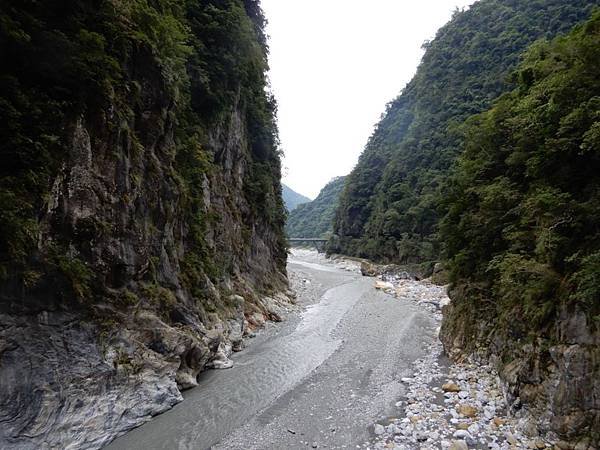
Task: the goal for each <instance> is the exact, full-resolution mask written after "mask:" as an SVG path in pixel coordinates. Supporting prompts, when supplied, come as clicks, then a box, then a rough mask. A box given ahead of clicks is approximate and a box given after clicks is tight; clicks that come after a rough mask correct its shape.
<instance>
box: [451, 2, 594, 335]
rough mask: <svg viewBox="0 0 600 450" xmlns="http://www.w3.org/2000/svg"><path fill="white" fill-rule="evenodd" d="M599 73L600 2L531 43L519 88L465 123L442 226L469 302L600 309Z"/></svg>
mask: <svg viewBox="0 0 600 450" xmlns="http://www.w3.org/2000/svg"><path fill="white" fill-rule="evenodd" d="M599 73H600V12H599V13H596V14H595V15H594V17H593V19H592V20H591V21H589V22H587V23H586V24H584V25H581V26H578V27H577V28H575V30H574V31H573V32H572V33H571V34H570V35H568V36H566V37H560V38H557V39H555V40H554V41H552V42H550V43H549V42H547V41H542V42H538V43H536V44H535V45H533V46H532V47H531V48H530V49H529V50H528V52H527V54H526V57H525V60H524V61H523V63H522V64H521V65H520V66H519V68H518V70H517V71H516V73H515V75H514V76H513V78H514V80H515V81H516V83H517V86H516V88H515V89H514V90H513V91H512V92H511V93H509V94H506V95H504V96H502V97H501V98H500V99H499V100H498V101H497V102H496V103H495V104H494V107H493V108H492V109H491V110H489V111H487V112H485V113H483V114H481V115H478V116H475V117H473V118H472V119H470V120H469V121H468V122H467V124H466V125H465V127H464V133H465V151H464V153H463V154H462V156H461V157H460V158H459V160H458V164H457V167H456V169H455V170H454V171H453V174H452V176H451V178H450V181H449V183H448V189H447V195H448V196H447V200H446V206H447V208H448V213H447V215H446V217H445V218H444V220H443V225H442V227H441V234H442V238H443V240H444V241H445V242H446V243H447V251H448V257H449V258H450V264H451V269H452V277H453V279H454V282H455V283H457V284H463V285H465V284H466V285H467V286H468V289H469V292H470V295H468V296H465V298H464V299H463V301H468V303H469V305H470V306H469V307H470V308H477V309H478V310H485V309H486V307H485V306H484V305H487V307H488V308H491V311H489V310H488V312H490V313H492V316H497V317H500V318H502V317H503V314H502V312H503V311H504V312H507V311H510V312H511V314H514V313H515V312H516V313H517V316H519V317H525V318H526V321H525V322H523V323H526V324H527V327H532V326H533V327H534V328H538V327H539V326H540V325H542V324H544V323H548V319H549V318H550V317H556V313H557V310H558V309H559V307H560V306H561V304H562V305H565V304H577V305H578V306H579V307H580V308H581V309H583V310H585V311H586V312H587V313H589V314H590V315H591V316H594V315H596V319H598V320H600V316H598V314H600V176H599V173H600V79H599V78H598V74H599ZM482 300H486V301H487V302H485V303H483V302H482ZM489 300H493V301H492V302H489ZM511 317H513V318H514V317H515V316H514V315H512V316H511ZM599 325H600V324H599ZM515 326H516V324H513V328H514V327H515Z"/></svg>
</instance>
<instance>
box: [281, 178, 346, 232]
mask: <svg viewBox="0 0 600 450" xmlns="http://www.w3.org/2000/svg"><path fill="white" fill-rule="evenodd" d="M345 180H346V177H345V176H344V177H336V178H333V179H332V180H331V181H330V182H329V183H327V184H326V185H325V187H324V188H323V189H321V192H319V195H318V196H317V198H315V199H314V200H313V201H312V202H310V203H304V204H302V205H299V206H298V207H297V208H296V209H294V211H292V212H291V213H290V215H289V217H288V220H287V222H286V233H287V235H288V236H289V237H309V238H319V237H328V236H330V235H331V233H332V231H333V217H334V215H335V210H336V208H337V205H338V200H339V198H340V194H341V192H342V189H343V188H344V183H345Z"/></svg>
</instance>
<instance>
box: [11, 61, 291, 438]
mask: <svg viewBox="0 0 600 450" xmlns="http://www.w3.org/2000/svg"><path fill="white" fill-rule="evenodd" d="M138 58H139V61H137V62H136V64H137V69H138V70H137V71H136V75H135V77H137V78H136V81H137V82H138V83H139V85H140V86H142V87H143V89H142V98H140V99H139V100H138V101H137V102H136V103H133V102H132V104H133V105H137V106H136V107H135V110H134V112H133V114H131V115H130V116H133V117H130V118H129V119H127V120H123V121H122V123H121V125H120V127H114V126H113V125H114V120H113V119H114V116H115V114H117V113H118V112H119V111H117V110H118V108H119V106H117V105H110V107H109V108H108V109H107V110H105V111H103V112H102V113H101V114H93V115H92V114H90V115H89V116H88V115H82V116H80V117H77V118H75V119H73V121H72V123H70V124H67V128H66V129H67V134H68V136H69V142H70V144H69V149H68V150H69V154H68V155H67V157H66V158H65V160H64V164H63V166H62V169H61V170H60V172H59V173H58V174H57V176H56V178H55V179H54V180H53V183H52V190H51V195H50V196H49V198H48V200H47V203H46V204H45V206H44V209H43V211H41V212H40V223H39V229H40V234H39V236H38V242H39V248H38V249H37V251H38V255H36V256H35V258H36V261H34V262H33V263H32V267H33V269H32V277H31V278H32V280H33V281H32V282H31V285H30V286H28V287H27V289H23V286H22V285H19V284H18V283H17V282H16V281H15V280H12V279H10V278H9V279H8V280H7V281H3V282H2V283H0V448H2V449H46V448H86V449H93V448H99V447H102V446H103V445H105V444H107V443H108V442H110V441H111V440H112V439H114V438H115V437H116V436H118V435H121V434H123V433H124V432H126V431H127V430H129V429H131V428H133V427H136V426H138V425H140V424H142V423H143V422H145V421H147V420H149V419H150V418H151V417H152V416H154V415H156V414H159V413H161V412H163V411H165V410H167V409H169V408H171V407H172V406H173V405H174V404H176V403H177V402H180V401H181V400H182V396H181V392H180V391H181V390H183V389H187V388H190V387H193V386H195V385H197V376H198V374H199V373H200V372H201V371H202V370H205V369H206V368H209V367H214V368H225V367H227V366H228V365H229V364H230V361H229V360H228V356H229V355H230V353H231V352H232V351H235V350H240V349H241V347H242V346H243V341H242V337H243V336H244V335H245V334H247V333H250V332H252V329H253V328H255V327H257V326H260V325H261V324H262V323H264V321H265V320H278V319H279V317H280V311H281V308H282V307H283V306H284V305H285V304H286V303H287V302H289V301H290V300H289V299H288V298H287V297H286V296H284V295H280V294H276V292H279V291H284V290H285V289H286V287H287V280H286V275H285V249H283V248H282V244H281V242H279V241H278V237H277V235H276V230H275V229H274V227H273V225H272V224H269V223H268V222H267V221H266V219H264V218H260V217H253V216H251V214H250V206H249V204H248V202H247V200H246V198H245V195H244V183H245V179H246V177H247V176H248V174H249V171H250V170H251V169H250V167H251V156H250V149H249V144H248V142H247V136H246V131H245V130H246V128H247V125H246V122H245V115H244V111H243V109H242V106H240V105H234V108H232V110H231V114H230V115H229V116H228V117H224V118H223V120H222V121H221V122H220V123H219V124H217V125H215V127H214V128H213V129H211V131H210V136H209V138H208V142H209V145H210V148H209V149H207V150H208V151H210V153H211V154H212V155H213V156H214V170H212V171H207V172H206V174H204V175H203V183H202V186H201V189H202V198H203V201H202V210H201V211H198V212H197V213H198V214H201V215H204V216H206V217H210V218H211V220H210V221H209V220H207V221H206V222H207V223H206V227H205V228H206V229H205V231H204V235H203V238H204V242H205V245H206V248H205V249H204V251H205V252H206V254H207V255H208V256H207V257H206V261H201V262H196V263H195V266H194V267H193V270H190V269H189V267H190V264H191V263H190V261H189V260H188V259H186V258H188V256H189V248H190V239H191V233H192V231H191V230H190V225H189V223H188V221H187V220H186V211H187V210H186V208H189V207H190V206H189V204H187V203H186V199H185V187H184V186H183V184H182V181H181V179H180V176H179V175H178V173H177V171H176V161H175V153H176V152H175V142H174V137H173V136H174V133H175V127H176V123H175V122H174V119H173V103H174V102H173V99H172V98H171V97H170V95H168V94H167V92H169V90H168V89H167V87H166V81H165V79H164V78H163V77H162V75H161V73H160V68H159V67H157V66H156V65H153V64H151V63H150V62H149V61H153V60H152V58H151V57H150V56H149V55H139V56H138ZM120 113H123V114H122V115H123V116H126V114H125V113H124V112H123V111H120ZM127 117H129V116H127ZM134 136H135V138H134ZM274 183H279V181H278V180H274ZM58 246H60V247H61V248H64V249H66V256H64V255H61V256H60V259H57V258H58V257H57V258H55V259H52V258H54V257H53V256H52V255H53V253H52V252H53V249H54V248H56V247H58ZM282 254H283V255H284V256H282ZM50 260H52V261H53V262H52V264H53V265H52V264H49V263H48V261H50ZM211 264H212V265H213V266H215V267H218V268H219V270H220V271H219V273H218V275H214V274H211V272H210V271H209V270H208V269H209V268H210V267H209V265H211ZM55 266H59V267H60V270H58V269H55V268H53V267H55ZM186 269H187V271H186ZM66 273H68V275H65V274H66ZM190 277H194V279H193V280H192V281H190ZM266 292H268V293H269V297H268V298H266V297H265V293H266ZM71 294H74V295H71Z"/></svg>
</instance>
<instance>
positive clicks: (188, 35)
mask: <svg viewBox="0 0 600 450" xmlns="http://www.w3.org/2000/svg"><path fill="white" fill-rule="evenodd" d="M264 24H265V19H264V17H263V16H262V13H261V10H260V7H259V4H258V0H132V1H126V2H123V1H117V0H109V1H97V0H45V1H43V2H40V1H34V0H6V1H3V2H2V4H1V6H0V54H1V55H2V61H3V62H2V66H1V67H0V204H1V205H2V208H0V278H2V277H6V276H7V273H8V271H12V272H19V271H24V270H25V269H26V268H27V266H28V264H30V262H31V258H32V257H34V258H37V259H39V256H40V255H39V254H38V252H39V250H40V248H39V244H40V242H39V236H40V230H39V225H40V221H41V218H42V217H43V215H44V211H45V209H46V207H47V204H48V201H49V198H48V197H49V192H50V190H51V187H52V183H53V180H54V179H55V178H56V176H57V174H58V172H59V170H60V168H61V167H62V165H63V164H64V163H65V161H67V160H68V157H69V155H68V151H69V142H67V141H68V136H69V132H70V131H71V129H72V128H73V124H74V123H76V122H77V120H79V119H80V118H82V119H83V120H84V121H86V122H87V123H86V125H88V126H89V127H90V128H93V126H94V124H95V123H102V122H103V121H107V122H108V127H109V129H106V130H102V133H104V135H103V136H99V137H98V139H102V138H105V139H108V138H109V137H110V136H114V135H116V134H118V133H120V134H122V135H123V136H125V137H124V139H130V140H131V141H132V142H133V145H134V147H135V148H139V149H142V150H143V146H144V142H142V137H143V135H144V134H145V135H146V136H148V135H150V136H151V135H152V134H153V133H155V132H158V130H159V129H160V126H157V127H156V128H157V130H137V129H135V128H136V126H137V118H138V117H140V116H142V115H143V114H145V111H146V110H148V109H151V108H154V107H156V105H157V104H158V105H159V107H163V106H162V105H164V114H163V117H162V123H161V125H164V124H165V123H170V124H174V128H175V129H174V140H175V148H173V149H172V152H173V154H172V155H168V156H169V157H171V158H172V161H168V160H167V162H165V164H167V165H170V164H171V163H172V165H173V169H174V173H173V174H172V176H173V177H174V178H175V179H177V180H179V181H180V183H181V190H182V194H183V196H184V197H185V205H184V206H185V213H186V214H187V225H188V228H189V248H188V249H187V253H186V262H187V264H186V267H188V268H192V269H198V270H200V271H206V272H209V273H210V272H215V271H214V270H208V269H209V267H208V266H209V265H210V264H209V263H210V261H209V260H210V258H212V257H214V255H208V254H207V251H208V250H207V248H206V245H205V243H204V239H205V236H204V235H205V229H206V224H207V221H208V220H210V216H209V215H207V214H206V213H205V211H204V210H203V192H202V191H203V187H202V186H203V180H204V175H205V174H209V173H210V171H211V170H215V167H216V164H217V163H219V161H214V159H215V155H214V154H213V153H212V151H211V145H210V142H209V140H210V138H209V134H210V132H211V131H212V130H214V129H216V128H217V129H218V127H220V126H222V124H223V123H225V122H226V120H227V118H228V117H230V116H231V114H232V112H233V111H234V110H235V109H238V110H240V111H242V114H243V118H242V120H243V123H244V125H245V128H246V129H245V130H244V131H245V135H246V136H247V138H248V142H249V154H248V155H247V157H248V165H249V170H247V171H246V177H245V179H244V180H243V181H244V187H243V189H244V196H245V198H246V200H247V202H248V205H249V208H248V209H247V210H245V211H244V217H243V218H240V222H243V223H244V224H245V225H244V226H246V227H248V229H249V230H251V229H252V228H253V227H255V226H257V224H261V226H264V227H271V228H272V231H273V233H274V234H275V235H276V236H277V239H278V242H279V244H280V245H279V246H280V248H281V251H280V254H279V258H280V259H281V261H282V263H283V262H284V261H285V257H286V256H285V238H284V234H283V225H284V220H285V212H284V209H283V204H282V200H281V186H280V181H279V179H280V160H279V156H280V155H279V150H278V139H277V130H276V126H275V119H274V113H275V103H274V101H273V99H272V98H271V96H270V95H268V94H267V93H266V92H265V88H266V86H267V82H266V79H265V72H266V70H267V48H266V41H265V36H264V33H263V27H264ZM141 73H143V74H144V76H145V77H146V79H153V80H155V81H154V82H152V83H151V84H148V85H141V84H140V82H139V81H138V80H139V79H140V74H141ZM152 77H154V78H152ZM144 102H152V103H148V104H144ZM167 131H168V130H167ZM92 138H93V139H94V136H92ZM93 144H94V142H93ZM115 148H117V145H115ZM121 156H122V155H114V157H115V159H116V160H117V159H118V158H120V157H121ZM135 176H141V175H139V174H138V175H135ZM56 244H57V246H58V247H57V248H56V249H55V253H56V255H55V257H51V256H52V254H51V253H52V252H46V253H47V254H46V255H44V257H48V258H46V259H47V261H46V262H49V263H51V264H53V265H54V266H55V268H56V269H57V270H59V271H63V272H64V271H65V270H63V266H64V265H63V264H61V260H63V259H64V253H65V251H66V249H65V248H59V247H60V245H59V244H60V242H59V239H56ZM46 250H47V249H46ZM61 255H63V256H61ZM61 258H62V259H61ZM75 272H77V271H75ZM217 272H218V271H217ZM84 275H86V276H85V277H83V278H86V277H87V278H89V276H88V275H89V274H84ZM80 278H81V277H80Z"/></svg>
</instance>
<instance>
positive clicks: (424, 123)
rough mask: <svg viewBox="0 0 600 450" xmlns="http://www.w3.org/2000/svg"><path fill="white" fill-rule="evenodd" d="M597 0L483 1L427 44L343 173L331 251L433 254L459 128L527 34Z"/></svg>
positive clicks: (507, 68) (502, 77)
mask: <svg viewBox="0 0 600 450" xmlns="http://www.w3.org/2000/svg"><path fill="white" fill-rule="evenodd" d="M599 3H600V2H598V1H597V0H595V1H594V0H574V1H569V2H565V1H563V0H536V1H527V2H523V1H515V0H481V1H480V2H477V3H475V4H474V5H473V6H472V7H471V8H470V9H469V10H467V11H464V12H458V11H457V12H456V13H455V15H454V16H453V18H452V20H451V21H450V22H449V23H448V24H447V25H446V26H444V27H443V28H441V29H440V31H439V32H438V33H437V36H436V38H435V40H433V41H432V42H430V43H426V44H425V46H424V47H425V49H426V52H425V55H424V57H423V60H422V62H421V65H420V66H419V68H418V71H417V74H416V75H415V77H414V78H413V80H412V81H411V82H410V83H409V84H408V85H407V86H406V88H405V89H404V91H403V92H402V94H401V95H400V96H399V97H398V98H397V99H395V100H394V101H392V102H391V103H390V104H389V105H388V107H387V111H386V113H385V115H384V117H383V118H382V120H381V122H380V123H379V124H378V126H377V128H376V130H375V132H374V133H373V135H372V136H371V138H370V139H369V142H368V144H367V146H366V148H365V151H364V152H363V154H362V155H361V157H360V160H359V162H358V165H357V166H356V168H355V169H354V171H353V172H352V173H351V174H350V175H349V176H348V179H347V183H346V188H345V190H344V192H343V194H342V196H341V199H340V207H339V209H338V211H337V213H336V219H335V225H334V233H335V236H334V238H333V239H332V240H331V242H330V251H336V252H342V253H346V254H351V255H357V256H363V257H368V258H372V259H376V260H387V261H394V262H401V263H402V262H403V263H409V262H412V263H414V262H422V261H428V260H434V259H437V258H438V256H439V252H440V246H439V241H438V239H437V225H438V222H439V213H438V208H439V205H438V200H437V199H438V194H439V191H440V185H441V183H442V182H443V180H444V177H445V175H446V174H447V171H448V169H449V167H450V166H451V165H452V163H453V161H454V160H455V158H456V156H457V155H458V154H459V153H460V150H461V148H462V147H461V146H462V137H461V134H460V132H459V130H458V125H459V124H461V123H462V122H463V121H464V120H466V119H467V118H468V117H469V116H471V115H473V114H475V113H480V112H482V111H484V110H486V109H487V108H489V107H490V106H491V103H492V101H493V100H494V99H495V98H497V97H498V95H500V94H501V93H503V92H506V91H507V90H508V89H509V87H510V85H509V84H508V83H507V82H506V79H507V76H508V75H509V73H510V72H511V71H512V70H514V68H515V67H516V65H517V63H518V62H519V58H520V55H521V53H522V52H523V51H524V50H525V49H526V48H527V46H528V45H530V44H531V43H532V42H533V41H535V40H537V39H539V38H550V37H553V36H555V35H556V34H558V33H562V32H566V31H568V30H570V29H571V28H572V27H573V26H574V25H575V24H576V23H578V22H580V21H582V20H584V19H586V18H589V15H590V11H591V9H592V8H593V6H594V5H598V4H599Z"/></svg>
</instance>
